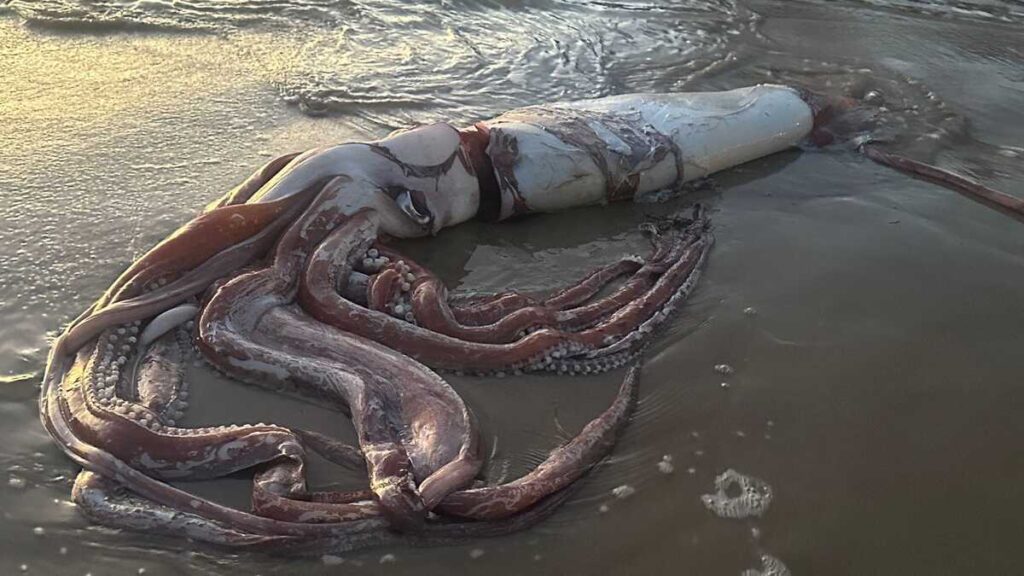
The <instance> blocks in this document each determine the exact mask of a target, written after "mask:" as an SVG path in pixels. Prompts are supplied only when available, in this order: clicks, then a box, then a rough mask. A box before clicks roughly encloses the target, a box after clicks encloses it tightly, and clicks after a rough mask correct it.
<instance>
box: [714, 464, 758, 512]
mask: <svg viewBox="0 0 1024 576" xmlns="http://www.w3.org/2000/svg"><path fill="white" fill-rule="evenodd" d="M730 488H732V489H736V488H739V490H740V493H739V495H736V496H731V495H729V493H728V492H729V490H730ZM700 499H701V502H703V503H704V507H705V508H707V509H708V510H710V511H711V512H712V513H713V514H715V515H716V516H718V517H720V518H736V519H739V518H747V517H750V516H761V515H762V514H764V513H765V511H767V510H768V506H769V505H770V504H771V502H772V488H771V486H769V485H768V483H767V482H765V481H764V480H760V479H758V478H754V477H753V476H744V475H743V474H740V473H739V472H737V471H735V470H733V469H731V468H730V469H728V470H726V471H725V472H723V473H721V474H719V475H718V476H716V477H715V493H714V494H705V495H703V496H701V497H700Z"/></svg>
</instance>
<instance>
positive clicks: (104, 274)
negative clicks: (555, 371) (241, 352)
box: [0, 0, 1024, 576]
mask: <svg viewBox="0 0 1024 576" xmlns="http://www.w3.org/2000/svg"><path fill="white" fill-rule="evenodd" d="M1022 25H1024V8H1022V7H1021V5H1020V4H1019V3H1018V2H996V1H985V0H974V1H964V2H955V3H947V2H936V1H932V2H916V1H910V0H865V1H847V2H824V1H810V2H768V1H764V2H761V1H752V2H735V3H734V2H726V1H721V2H710V1H692V2H676V3H658V2H650V3H644V2H639V1H637V2H629V1H627V2H600V1H584V0H572V1H569V0H567V1H563V2H554V1H552V0H523V1H520V2H514V3H498V2H487V1H477V2H471V1H469V0H459V1H452V2H447V1H446V2H440V3H432V4H429V5H425V4H424V5H420V6H418V7H410V6H406V5H405V4H404V3H401V2H397V1H391V2H389V1H383V0H370V1H365V2H360V1H354V0H353V1H349V2H328V1H326V0H306V1H305V2H298V3H290V2H289V3H285V2H255V1H249V2H227V1H215V2H195V3H181V2H174V3H172V2H163V1H152V2H142V3H139V2H130V3H129V2H116V1H109V0H108V1H105V2H87V1H77V2H76V1H72V0H46V1H43V2H39V3H30V2H22V1H20V0H14V1H10V2H7V3H6V4H4V5H0V200H2V203H0V222H2V225H0V262H2V266H0V270H2V272H0V375H2V376H0V377H2V380H0V414H2V418H0V434H2V436H3V438H4V439H5V442H4V443H3V445H2V447H0V465H2V466H3V474H4V475H3V476H2V477H0V510H2V513H3V522H2V524H0V534H2V537H0V573H2V574H7V573H17V572H18V571H19V570H20V569H21V567H22V565H24V566H25V568H26V570H27V571H28V573H32V574H56V575H64V574H69V575H72V574H73V575H81V574H85V573H92V574H94V575H96V576H99V575H102V574H135V573H137V571H138V570H139V569H140V568H144V569H145V571H146V573H147V574H184V573H189V574H233V573H239V574H250V573H260V574H265V575H269V574H294V573H313V574H317V573H323V574H333V573H339V572H342V571H349V572H354V573H367V574H414V573H415V574H422V573H428V574H431V573H438V572H441V571H442V570H443V571H446V572H450V573H478V572H479V573H484V572H486V573H492V574H522V573H531V574H564V573H583V574H590V573H594V574H597V573H621V574H678V573H692V574H740V573H741V572H742V571H743V570H744V569H747V568H753V567H756V566H757V565H758V561H757V557H758V556H759V555H760V554H762V553H767V554H771V555H772V556H775V557H777V558H779V559H780V560H782V561H783V562H784V563H785V564H786V565H787V566H788V567H789V569H790V570H791V571H792V573H793V574H798V575H799V574H835V575H843V574H908V573H909V574H964V573H974V574H1009V573H1017V572H1019V571H1020V567H1019V566H1020V560H1019V557H1018V554H1017V550H1018V546H1019V545H1018V541H1019V535H1020V534H1021V533H1022V532H1024V530H1022V529H1024V521H1022V520H1021V518H1020V511H1021V510H1024V444H1022V443H1021V438H1024V420H1022V418H1021V417H1020V415H1021V414H1022V413H1024V412H1022V410H1024V394H1022V393H1021V392H1020V389H1019V382H1020V380H1021V375H1022V374H1024V353H1021V350H1022V348H1024V328H1022V326H1024V298H1021V296H1022V289H1021V286H1024V228H1022V227H1021V226H1020V223H1019V222H1016V221H1014V220H1012V219H1010V218H1008V217H1006V216H1004V215H1001V214H998V213H995V212H993V211H991V210H989V209H987V208H984V207H982V206H980V205H978V204H976V203H973V202H971V201H969V200H966V199H964V198H961V197H959V196H957V195H955V194H953V193H951V192H948V191H945V190H942V189H939V188H936V187H934V186H930V185H928V184H925V183H922V182H919V181H915V180H912V179H909V178H907V177H905V176H902V175H899V174H896V173H894V172H892V171H889V170H887V169H885V168H881V167H879V166H875V165H873V164H871V163H869V162H867V161H865V160H864V159H862V158H861V157H859V156H857V155H855V154H853V153H852V152H849V151H846V150H831V151H827V152H798V151H793V152H787V153H783V154H779V155H776V156H773V157H770V158H765V159H762V160H760V161H757V162H753V163H751V164H749V165H745V166H742V167H740V168H738V169H735V170H732V171H729V172H727V173H724V174H720V175H718V176H716V177H715V178H714V181H713V186H711V187H710V188H708V189H705V190H703V191H701V192H699V193H696V197H699V198H700V199H701V201H703V202H705V203H707V204H708V205H709V206H710V207H711V208H712V209H713V215H712V217H713V221H714V225H715V234H716V237H717V244H716V246H715V248H714V250H713V252H712V255H711V258H710V261H709V265H708V268H707V271H706V274H705V275H704V276H703V278H702V280H701V283H700V285H699V287H698V289H697V290H696V291H695V293H694V294H693V296H692V297H691V299H690V303H689V305H688V307H686V309H685V311H684V313H683V315H682V316H681V317H680V318H679V319H678V320H676V322H675V323H674V324H673V326H672V327H671V329H670V330H669V331H668V332H667V333H666V334H664V335H663V336H662V337H661V338H660V339H659V340H658V342H657V344H656V346H655V349H654V350H653V351H652V353H651V354H650V355H649V357H648V358H647V361H646V365H645V369H644V373H643V383H642V400H641V404H640V409H639V411H638V414H637V415H636V417H635V418H634V420H633V422H632V424H631V426H630V428H629V429H628V431H627V433H626V434H625V436H624V438H623V439H622V441H621V443H620V444H619V445H618V446H617V448H616V450H615V454H614V457H613V458H612V459H610V461H609V462H607V463H606V464H604V465H602V466H601V467H600V468H599V469H598V470H596V471H595V472H594V473H593V474H591V475H590V476H589V477H588V478H587V479H586V481H585V485H584V486H583V488H582V489H581V490H580V491H579V492H578V493H577V495H576V496H574V498H573V499H572V500H571V501H570V502H569V504H568V505H567V506H565V508H564V509H563V510H561V511H560V512H559V513H558V514H557V515H556V516H554V517H553V518H552V519H550V520H549V521H547V522H545V523H544V524H542V525H540V526H538V527H536V528H534V529H532V530H529V531H527V532H523V533H520V534H516V535H513V536H510V537H507V538H501V539H495V540H482V541H476V542H468V543H465V544H463V545H458V546H452V547H448V548H436V549H416V550H409V549H402V548H397V549H375V550H368V551H365V552H358V553H352V554H345V555H343V556H344V563H343V564H342V565H341V566H336V565H328V564H327V563H325V562H324V560H323V559H320V558H313V559H301V560H282V559H279V558H272V557H266V556H261V555H258V554H253V553H245V554H233V553H225V552H224V551H221V550H215V549H210V548H206V547H201V546H198V545H195V544H190V543H187V542H182V541H177V540H164V539H157V538H152V537H147V536H145V535H138V534H128V533H117V532H116V531H111V530H107V529H104V528H99V527H95V526H90V525H88V523H86V522H85V521H84V520H82V519H81V518H80V517H79V516H78V514H77V512H76V511H75V510H74V507H73V506H72V505H70V504H69V502H68V498H69V493H70V482H71V479H72V478H73V475H74V473H75V470H74V467H73V466H72V465H71V463H70V462H69V461H68V460H67V459H66V458H65V457H64V456H63V455H62V454H61V453H60V451H59V450H58V449H57V448H56V447H55V446H54V445H53V444H52V443H51V442H50V440H49V438H48V437H47V436H46V434H45V433H44V432H43V430H42V428H41V426H40V425H39V423H38V418H37V416H36V406H35V396H36V394H37V391H38V384H39V379H40V376H41V371H42V366H43V363H44V361H45V354H46V349H47V339H48V337H50V336H52V335H53V334H54V333H55V331H56V330H58V329H59V327H60V326H61V325H62V323H64V322H67V321H68V320H70V319H71V318H72V317H73V316H75V315H77V313H78V312H80V311H81V310H82V309H84V308H85V307H86V306H87V305H88V303H89V302H90V301H91V300H92V299H94V298H95V297H96V296H97V295H98V294H99V293H100V292H101V291H102V290H103V289H104V288H105V287H106V286H107V285H108V284H109V283H110V282H111V281H112V279H113V278H114V277H115V276H116V275H117V273H118V272H120V271H121V270H122V269H123V268H124V267H125V266H126V265H127V264H128V263H129V262H130V261H131V260H132V259H133V258H134V257H137V256H139V255H140V254H141V253H142V252H144V251H145V250H146V249H147V248H148V247H150V246H152V245H153V244H155V243H156V242H158V241H159V240H160V239H161V238H163V237H164V236H165V235H166V234H167V233H168V232H169V231H171V230H172V229H173V228H174V227H175V226H176V225H177V224H179V223H181V222H183V221H185V220H187V219H188V218H189V217H190V216H191V215H192V214H194V213H195V211H196V210H198V209H199V208H200V207H201V206H203V205H204V204H206V203H207V202H208V201H209V200H211V199H212V198H214V197H216V196H217V195H219V194H220V193H222V192H223V191H224V190H227V189H228V188H230V187H231V186H232V185H233V184H234V183H236V182H237V181H238V180H240V179H241V178H243V177H244V176H245V175H247V174H248V172H249V171H251V170H252V169H253V168H254V167H255V166H257V165H258V164H259V163H260V162H261V161H263V160H265V159H266V158H268V157H270V156H272V155H277V154H279V153H282V152H284V151H288V150H296V149H302V148H308V147H311V146H314V145H320V144H323V143H326V142H336V141H342V140H351V139H366V138H369V137H373V136H380V135H382V134H384V133H386V132H387V131H389V130H390V129H393V128H398V127H402V126H407V125H409V124H411V123H416V122H427V121H431V120H436V119H446V120H454V121H458V122H466V121H469V120H472V119H478V118H484V117H487V116H489V115H493V114H495V113H497V112H499V111H501V110H503V109H506V108H510V107H513V106H519V105H526V104H533V103H538V102H542V101H549V100H554V99H563V98H565V99H567V98H578V97H592V96H601V95H607V94H615V93H623V92H637V91H649V90H658V91H671V90H698V89H717V88H726V87H733V86H739V85H744V84H749V83H752V82H758V81H769V80H771V81H781V82H799V83H804V84H809V85H812V86H815V87H817V88H819V89H826V90H831V91H835V92H847V93H851V94H854V95H858V96H864V95H866V94H868V93H870V92H872V91H875V92H878V93H879V94H880V96H872V98H874V99H875V100H876V101H879V103H878V106H881V107H884V110H883V111H881V112H880V114H881V115H882V118H883V122H882V125H881V127H880V128H879V130H878V135H879V136H880V137H884V138H890V139H893V140H895V145H896V146H898V147H899V148H900V149H902V150H904V151H906V152H908V153H912V154H914V155H915V156H916V157H919V158H923V159H927V160H931V161H935V162H937V163H939V164H941V165H943V166H945V167H949V168H952V169H955V170H958V171H961V172H965V173H968V174H970V175H972V176H974V177H976V178H978V179H980V180H982V181H984V182H986V183H988V184H990V185H992V186H994V187H996V188H999V189H1002V190H1004V191H1006V192H1008V193H1011V194H1016V195H1018V196H1024V162H1022V161H1021V155H1022V154H1024V139H1022V138H1021V134H1022V133H1024V72H1022V71H1024V33H1022V32H1021V29H1022ZM690 201H692V198H682V199H677V200H673V201H671V202H668V203H666V204H658V205H619V206H610V207H607V208H595V209H587V210H579V211H576V212H572V213H566V214H560V215H546V216H538V217H536V218H530V219H527V220H524V221H521V222H517V223H510V224H502V225H500V226H490V225H483V224H467V225H464V226H462V227H460V228H457V229H453V230H450V231H446V232H444V233H443V234H441V235H440V236H439V237H437V238H435V239H432V240H430V241H427V242H424V243H421V244H418V245H415V246H412V247H411V250H413V251H414V252H415V256H417V257H419V258H420V259H422V261H424V263H426V264H429V265H431V266H434V267H435V268H436V269H438V270H439V271H440V272H441V273H442V274H443V275H444V276H445V277H446V278H448V279H449V280H450V281H451V282H452V284H453V285H454V286H458V287H460V288H465V289H479V290H496V289H501V288H505V287H506V286H509V285H513V286H515V287H518V288H522V289H527V290H533V289H545V288H551V287H554V286H556V285H558V284H559V283H560V282H563V281H566V280H568V279H570V278H573V277H576V276H578V275H579V274H580V273H582V272H584V271H586V270H588V269H590V268H592V267H594V266H595V263H596V262H598V261H601V262H603V261H607V260H610V259H612V258H614V257H616V256H617V255H619V254H622V253H624V252H633V251H638V250H642V249H643V243H642V241H641V240H640V239H639V237H638V236H637V234H636V233H635V231H634V230H635V224H636V223H637V222H639V221H641V219H642V217H643V215H644V214H645V213H650V212H664V211H670V210H673V209H678V208H680V207H682V206H685V205H687V204H688V203H689V202H690ZM747 308H753V312H754V313H745V312H744V310H745V309H747ZM722 363H726V364H729V365H730V366H732V367H733V368H734V369H735V373H734V374H733V375H731V376H729V377H727V378H723V376H722V375H721V374H719V373H716V372H715V370H714V366H715V365H717V364H722ZM194 372H195V373H194V374H193V375H192V376H193V377H194V379H195V384H194V385H193V390H194V395H195V398H196V400H195V402H194V403H193V406H194V408H193V409H192V411H191V412H190V414H189V415H188V417H187V418H188V422H189V423H191V424H195V425H203V424H204V423H209V424H214V423H218V422H223V421H226V420H237V421H259V420H274V421H276V422H280V423H283V424H288V423H295V424H298V423H301V424H302V425H303V426H306V427H311V428H315V429H320V430H323V431H326V432H330V433H333V434H346V433H348V432H347V430H346V427H345V423H344V421H343V418H342V417H340V416H339V415H336V414H333V413H330V412H328V411H326V410H324V409H322V408H320V407H317V406H312V405H310V404H308V403H305V402H302V401H299V400H295V399H281V398H280V397H276V396H273V395H271V394H268V393H264V392H261V391H258V390H253V389H251V388H247V387H245V386H242V385H240V384H233V383H229V382H225V381H223V380H221V379H219V378H217V377H215V376H213V375H212V374H209V373H206V372H205V371H204V369H201V368H199V369H196V370H195V371H194ZM620 377H621V374H618V373H612V374H606V375H602V376H599V377H592V378H591V377H588V378H552V377H545V376H528V377H517V378H506V379H502V380H498V379H474V378H458V377H452V378H450V380H451V381H452V383H453V385H454V386H455V387H456V388H457V389H458V391H459V392H460V393H461V394H462V395H463V396H464V397H465V399H466V401H467V403H468V404H469V405H470V406H471V407H472V408H473V409H474V410H475V411H476V413H477V414H478V415H479V417H480V419H481V427H482V431H483V433H484V434H485V437H486V438H488V439H489V440H488V441H490V442H496V447H495V458H494V461H493V462H492V463H491V464H490V469H491V470H492V471H493V472H494V473H495V474H500V473H501V471H502V470H507V472H508V473H509V474H516V473H521V472H523V471H524V470H526V469H528V467H529V466H530V465H531V464H534V463H536V462H537V461H538V460H539V459H540V458H541V457H542V456H543V454H544V453H545V450H547V449H549V448H550V447H552V446H554V445H556V444H557V443H558V442H560V441H561V440H562V439H563V438H565V436H566V434H567V433H568V434H571V433H573V431H575V430H577V429H578V428H579V427H580V426H582V425H583V424H584V423H585V422H586V421H587V420H588V419H589V418H591V417H592V416H593V415H594V414H596V413H598V412H599V411H600V410H602V409H603V407H604V406H605V405H606V404H607V402H608V401H609V399H610V398H611V396H612V394H613V393H614V388H615V387H616V382H617V381H618V379H619V378H620ZM723 380H725V381H727V382H728V387H722V386H721V383H722V382H723ZM664 455H671V456H672V457H673V460H672V463H673V467H674V472H673V473H671V474H664V473H662V472H660V471H659V470H658V463H659V461H661V460H662V457H663V456H664ZM729 468H732V469H736V470H738V471H740V472H742V473H744V474H750V475H753V476H756V477H757V478H761V479H763V480H765V481H766V482H767V483H768V484H769V485H770V486H771V487H772V489H773V494H774V500H773V502H772V505H771V507H770V508H769V509H768V510H767V512H766V513H765V514H764V515H763V516H762V517H760V518H752V519H747V520H729V519H722V518H718V517H717V516H714V515H712V514H711V513H710V512H708V510H706V509H705V508H704V506H703V504H702V503H701V495H703V494H707V493H711V492H713V491H714V479H715V477H716V476H717V475H718V474H720V473H721V472H723V471H725V470H726V469H729ZM335 472H336V471H334V470H332V469H330V468H329V467H327V466H326V465H321V466H314V469H313V476H312V479H313V482H314V483H315V484H317V485H318V486H328V485H332V483H335V482H338V477H337V475H336V474H335ZM624 484H628V485H630V486H632V487H634V488H635V489H636V493H635V494H633V495H632V496H631V497H629V498H627V499H623V500H619V499H616V498H615V497H614V496H612V494H611V491H612V489H613V488H615V487H618V486H621V485H624ZM198 489H201V490H202V491H203V492H204V493H207V494H212V495H216V496H218V497H219V498H222V499H225V500H227V501H231V502H235V503H238V504H240V505H242V504H244V502H245V499H246V496H245V492H246V491H247V488H246V481H245V479H243V478H237V479H230V480H227V481H223V482H218V483H212V484H206V485H203V486H200V487H198ZM602 506H605V507H606V511H604V512H602V511H601V510H602ZM480 552H482V555H481V554H480ZM386 554H391V555H393V557H394V562H387V563H383V564H382V563H380V560H381V559H382V557H384V555H386ZM327 560H328V561H330V560H332V559H330V558H328V559H327Z"/></svg>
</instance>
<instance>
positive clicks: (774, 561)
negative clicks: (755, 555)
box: [740, 554, 790, 576]
mask: <svg viewBox="0 0 1024 576" xmlns="http://www.w3.org/2000/svg"><path fill="white" fill-rule="evenodd" d="M740 576H790V571H789V568H786V565H785V564H783V563H782V560H779V559H778V558H776V557H774V556H770V555H768V554H764V555H762V556H761V569H760V570H758V569H757V568H750V569H747V570H744V571H743V573H742V574H740Z"/></svg>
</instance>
